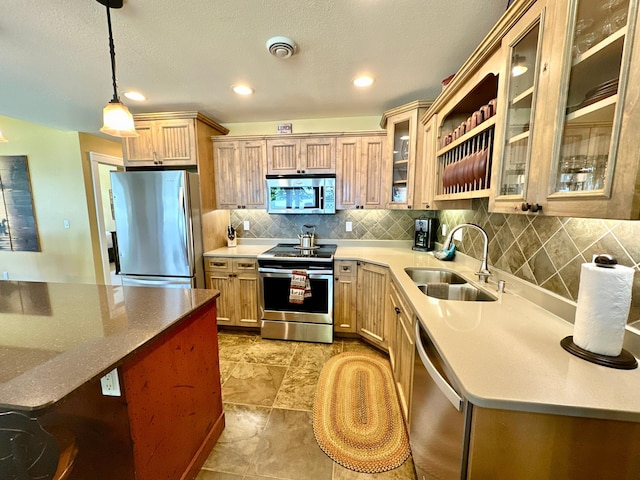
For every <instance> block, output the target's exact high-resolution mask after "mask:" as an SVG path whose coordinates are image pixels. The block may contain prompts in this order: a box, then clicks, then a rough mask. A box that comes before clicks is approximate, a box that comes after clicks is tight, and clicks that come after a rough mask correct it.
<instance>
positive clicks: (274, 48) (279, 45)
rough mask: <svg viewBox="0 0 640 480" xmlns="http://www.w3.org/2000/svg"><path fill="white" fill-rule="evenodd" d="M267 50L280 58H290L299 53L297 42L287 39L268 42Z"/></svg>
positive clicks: (274, 38)
mask: <svg viewBox="0 0 640 480" xmlns="http://www.w3.org/2000/svg"><path fill="white" fill-rule="evenodd" d="M267 49H268V50H269V53H271V55H273V56H275V57H278V58H289V57H290V56H291V55H293V54H294V53H296V52H297V51H298V46H297V45H296V42H294V41H293V40H291V39H290V38H287V37H273V38H270V39H269V40H267Z"/></svg>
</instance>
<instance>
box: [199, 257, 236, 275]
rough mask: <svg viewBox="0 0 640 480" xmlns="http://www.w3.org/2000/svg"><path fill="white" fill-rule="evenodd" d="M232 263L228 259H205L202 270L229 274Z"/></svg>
mask: <svg viewBox="0 0 640 480" xmlns="http://www.w3.org/2000/svg"><path fill="white" fill-rule="evenodd" d="M231 267H232V262H231V259H230V258H205V260H204V269H205V270H207V271H211V270H215V271H217V272H222V271H224V272H230V271H231Z"/></svg>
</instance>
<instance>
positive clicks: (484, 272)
mask: <svg viewBox="0 0 640 480" xmlns="http://www.w3.org/2000/svg"><path fill="white" fill-rule="evenodd" d="M464 227H469V228H473V229H475V230H478V231H479V232H480V234H481V235H482V238H483V240H484V246H483V247H482V260H481V263H480V270H479V271H477V272H476V275H477V276H478V279H479V280H480V281H481V282H484V283H486V282H487V279H488V278H489V275H491V272H490V271H489V268H488V267H487V257H488V256H489V237H488V236H487V232H485V231H484V229H483V228H482V227H479V226H478V225H476V224H475V223H461V224H460V225H456V226H455V227H453V228H452V229H451V230H450V231H449V235H447V238H446V240H445V241H444V244H443V245H442V249H443V250H449V248H450V247H451V241H452V240H453V234H454V233H456V232H457V231H458V230H460V229H461V228H464Z"/></svg>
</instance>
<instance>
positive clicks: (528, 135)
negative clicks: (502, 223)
mask: <svg viewBox="0 0 640 480" xmlns="http://www.w3.org/2000/svg"><path fill="white" fill-rule="evenodd" d="M545 3H546V5H545ZM637 4H638V0H603V1H597V2H596V1H593V0H573V1H569V2H549V3H547V2H545V1H544V0H542V1H539V2H536V3H535V4H534V5H533V6H532V7H531V9H530V10H529V11H528V12H527V14H526V15H525V16H523V17H522V18H521V19H520V20H519V21H518V23H517V24H516V25H515V26H514V28H512V29H511V30H510V31H509V33H508V34H507V35H506V36H505V37H504V39H503V44H502V45H503V46H502V48H503V51H504V55H505V57H506V61H505V65H508V66H507V67H506V68H508V77H507V76H506V75H504V76H503V78H505V79H506V80H505V81H504V82H503V83H502V85H501V90H500V92H501V93H500V95H501V96H502V97H501V98H504V99H505V100H504V101H503V102H502V104H503V105H502V107H503V109H504V110H503V115H504V122H503V125H502V128H501V130H500V132H501V133H500V134H499V135H497V136H496V145H497V148H498V149H499V150H500V168H499V169H497V172H496V175H498V176H499V177H498V178H495V177H494V180H495V181H496V182H497V183H494V185H497V186H496V188H495V189H494V192H493V194H492V197H491V199H490V210H491V211H499V212H500V211H501V212H514V211H521V212H526V213H533V214H547V215H554V216H576V217H595V218H622V219H625V218H626V219H637V218H640V192H639V191H638V190H639V189H638V188H637V187H636V185H638V184H639V182H640V169H639V165H640V155H639V154H638V151H639V150H640V135H639V134H638V132H640V130H639V129H640V111H638V109H639V107H640V106H639V105H638V97H639V96H640V45H637V43H638V40H637V36H635V35H634V31H635V27H636V17H637V8H638V5H637ZM634 44H636V45H635V46H634ZM530 58H531V60H530ZM521 66H524V68H526V70H524V69H523V68H522V67H521ZM520 72H523V73H520ZM505 73H507V72H505ZM518 73H520V75H517V74H518ZM498 142H499V143H498Z"/></svg>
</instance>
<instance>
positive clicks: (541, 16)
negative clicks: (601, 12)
mask: <svg viewBox="0 0 640 480" xmlns="http://www.w3.org/2000/svg"><path fill="white" fill-rule="evenodd" d="M544 4H545V2H544V1H539V2H537V3H536V5H534V6H533V7H532V8H531V9H530V10H529V11H528V12H527V13H526V14H525V15H524V16H523V17H522V18H521V19H520V20H519V21H518V23H517V24H516V26H514V27H513V28H512V29H511V31H510V32H509V33H508V34H507V35H506V36H505V38H504V39H503V41H502V49H503V52H504V58H505V60H506V61H505V70H504V71H503V73H502V75H501V76H500V86H499V94H498V105H499V108H500V110H501V117H502V118H504V122H503V124H502V125H500V128H499V131H498V133H497V135H496V144H497V147H496V148H495V150H494V158H497V159H498V161H499V164H498V167H497V168H494V169H493V171H494V179H493V180H492V184H493V185H495V188H494V189H493V191H492V195H491V199H490V202H491V207H490V208H491V210H492V211H501V212H507V213H513V212H523V211H525V212H526V211H528V209H527V207H526V205H527V204H535V203H536V202H535V198H534V196H535V187H533V185H534V184H535V183H534V182H535V180H536V174H537V173H538V171H539V170H540V165H539V163H540V162H541V161H546V160H547V159H546V158H544V156H542V155H539V156H537V157H536V158H535V159H534V160H532V155H531V152H532V145H533V139H534V134H535V133H536V132H537V128H536V124H537V123H538V122H539V121H542V120H543V119H542V118H541V117H540V116H536V112H537V108H536V106H537V105H538V101H537V99H538V97H539V92H540V87H542V93H543V94H544V91H545V89H544V85H546V81H547V80H548V74H547V73H544V74H541V72H540V60H541V55H542V43H543V40H544V39H543V37H546V36H547V35H548V34H549V33H550V32H547V31H546V30H545V27H546V25H545V16H546V8H545V7H544ZM549 38H551V35H549ZM542 75H543V76H544V79H543V78H541V77H542ZM543 80H544V84H543V85H540V84H541V83H543V82H542V81H543ZM540 128H544V124H541V125H540ZM536 163H538V165H537V166H536ZM530 190H531V191H530ZM522 205H524V206H525V207H524V210H522V209H521V208H522ZM536 208H537V207H536Z"/></svg>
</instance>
